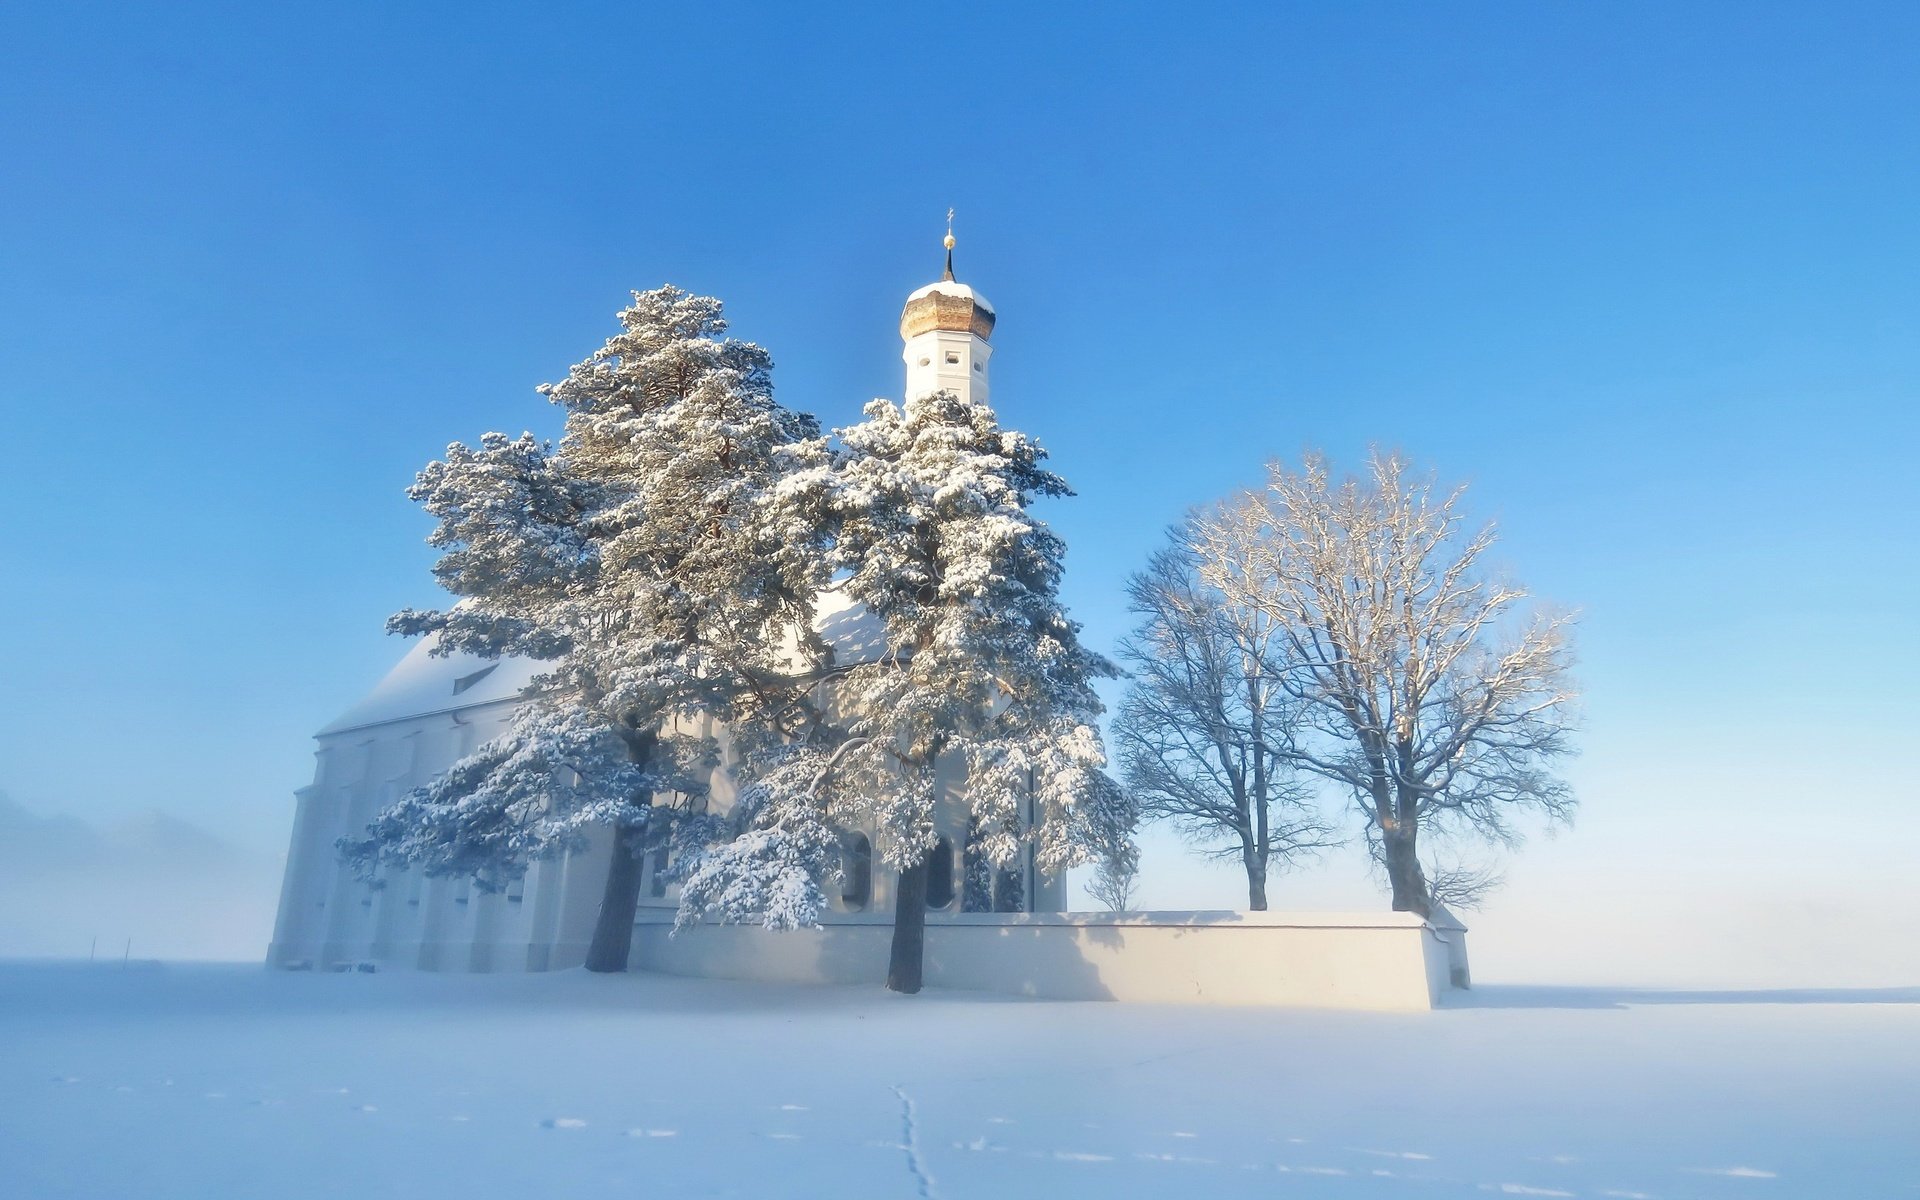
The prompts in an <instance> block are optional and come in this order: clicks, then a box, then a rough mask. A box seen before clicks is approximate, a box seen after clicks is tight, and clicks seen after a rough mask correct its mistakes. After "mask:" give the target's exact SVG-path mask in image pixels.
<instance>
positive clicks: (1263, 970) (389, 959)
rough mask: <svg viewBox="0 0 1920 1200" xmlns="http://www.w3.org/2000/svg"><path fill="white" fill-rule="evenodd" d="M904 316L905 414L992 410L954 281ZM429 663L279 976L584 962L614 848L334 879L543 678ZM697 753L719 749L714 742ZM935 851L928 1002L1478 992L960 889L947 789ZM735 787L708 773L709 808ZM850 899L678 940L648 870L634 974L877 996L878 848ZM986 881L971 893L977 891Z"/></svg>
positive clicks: (347, 811)
mask: <svg viewBox="0 0 1920 1200" xmlns="http://www.w3.org/2000/svg"><path fill="white" fill-rule="evenodd" d="M952 247H953V240H952V237H951V235H949V236H948V239H947V248H948V259H947V270H946V272H945V277H944V278H942V279H941V280H939V281H937V282H934V283H930V284H928V285H926V286H925V287H922V288H919V289H917V290H916V291H914V292H913V293H912V294H911V295H909V296H908V297H907V302H906V306H905V308H904V310H903V311H902V312H901V316H900V336H901V339H902V341H903V342H904V348H903V351H902V358H903V360H904V362H905V364H906V394H907V395H908V396H909V397H913V396H923V395H928V394H931V393H934V392H937V391H943V390H945V391H953V392H958V393H961V394H963V395H969V396H971V397H972V398H973V399H976V400H980V401H985V400H986V399H987V395H988V387H989V371H988V363H989V360H990V359H991V357H992V354H993V347H992V343H991V339H992V336H993V329H994V323H995V319H996V316H995V312H994V309H993V306H992V305H991V304H989V303H988V302H987V300H986V298H985V297H984V296H982V295H980V294H979V293H978V292H976V291H975V290H974V289H973V288H971V287H969V286H968V285H966V284H964V283H960V282H957V281H955V279H954V278H953V270H952V253H951V252H952ZM862 618H863V613H862V612H861V611H860V610H858V609H857V608H849V607H848V606H846V605H845V604H840V605H835V604H834V603H833V598H832V597H831V596H828V597H823V603H822V605H821V610H820V613H819V617H818V628H819V631H820V632H821V634H822V635H823V637H825V639H826V640H827V642H828V644H829V645H831V646H832V647H833V648H834V651H835V653H836V655H837V656H839V657H842V658H844V657H847V656H849V655H858V654H860V653H862V652H863V651H864V650H865V649H866V648H867V647H870V646H873V647H877V642H876V640H875V639H876V637H877V630H876V628H875V623H874V622H871V621H869V620H864V619H862ZM430 649H431V643H430V642H427V641H422V642H420V643H418V644H416V645H415V646H413V648H412V649H411V650H410V651H409V652H408V653H407V655H406V656H405V657H404V658H402V659H401V660H400V662H399V664H398V665H396V666H395V667H394V668H393V670H392V671H390V672H389V673H388V674H387V676H386V678H384V679H382V680H381V681H380V682H379V683H378V684H377V685H376V686H375V687H374V688H373V690H372V691H371V692H369V693H368V694H367V695H366V696H365V697H364V698H363V699H362V700H361V701H360V702H359V703H357V704H355V705H353V706H352V707H351V708H349V709H347V710H346V711H345V712H344V713H342V714H340V716H339V717H337V718H336V719H335V720H333V721H332V722H330V723H329V724H328V725H327V726H326V727H325V728H323V729H321V730H320V731H319V732H318V733H317V734H316V735H315V739H316V741H317V743H318V745H317V747H316V751H315V758H316V760H317V761H316V766H315V770H314V778H313V782H312V783H311V784H309V785H308V786H306V787H304V788H301V789H300V790H299V791H298V792H296V793H295V801H296V803H295V811H294V819H293V834H292V840H291V844H290V846H289V849H288V852H287V867H286V875H285V879H284V881H283V882H282V885H281V893H280V906H279V912H278V916H277V918H276V920H275V924H274V935H273V943H272V945H271V947H270V948H269V950H268V952H267V961H268V964H269V965H270V966H276V967H283V968H292V969H303V968H304V969H314V970H356V969H358V970H378V969H397V968H415V969H422V970H436V971H546V970H555V969H562V968H570V967H578V966H580V965H581V964H582V963H583V962H584V961H585V959H586V954H587V945H588V942H589V940H590V938H591V936H592V933H593V928H594V923H595V920H596V917H597V915H598V909H599V905H600V901H601V897H602V894H603V891H604V887H605V883H606V878H607V870H608V863H609V855H610V847H611V837H610V835H609V836H607V837H603V838H599V839H596V840H595V841H593V842H592V843H591V844H588V845H586V846H584V847H581V848H579V849H576V850H574V851H572V852H570V853H568V854H566V855H565V856H563V857H560V858H554V859H549V860H545V861H540V862H536V863H534V864H533V866H532V867H531V869H530V870H529V871H528V872H527V874H526V876H525V878H524V879H522V880H520V881H518V882H516V883H514V884H512V885H511V886H510V887H509V888H508V889H507V890H506V891H504V892H498V893H488V892H483V891H481V890H480V889H478V888H477V887H475V886H474V885H473V883H472V882H471V881H470V880H464V879H444V878H443V879H429V878H425V877H423V876H422V875H421V874H420V873H419V872H418V871H417V870H409V871H404V872H402V871H390V872H388V873H387V874H386V876H385V878H384V881H383V886H380V887H377V888H376V887H372V886H370V885H368V884H367V883H365V882H363V881H362V880H361V879H359V878H358V877H357V876H356V875H355V873H354V871H353V870H352V869H351V868H350V867H348V866H346V865H345V864H343V863H342V862H341V860H340V857H339V852H338V850H337V848H336V842H337V841H338V839H340V838H341V837H344V836H347V835H349V834H356V833H359V832H360V831H362V830H363V829H364V828H365V827H366V825H367V823H368V822H369V821H371V820H372V819H373V816H374V814H375V813H377V812H378V811H379V810H381V809H382V808H384V807H385V806H387V805H388V804H391V803H393V802H394V801H396V800H398V799H399V798H400V797H402V796H403V795H405V794H406V793H407V792H409V791H411V790H412V789H414V788H416V787H419V786H421V785H423V784H425V783H427V782H429V781H430V780H432V779H433V778H434V777H436V776H437V775H439V774H440V773H441V772H443V771H445V770H446V769H447V768H448V767H450V766H451V765H453V764H454V763H455V762H457V761H458V760H459V759H461V758H462V757H464V756H466V755H467V754H469V753H471V752H472V751H473V750H475V749H476V748H478V747H479V746H480V745H481V744H483V743H484V742H486V741H487V740H488V739H490V738H492V737H494V736H496V735H497V734H499V733H501V732H503V731H504V730H505V729H506V727H507V724H508V722H509V719H510V717H511V715H512V713H513V710H514V706H515V704H516V703H517V702H518V697H519V695H520V693H521V691H522V689H524V688H525V687H526V685H527V683H528V682H529V681H530V680H531V678H532V677H533V675H534V674H535V673H536V671H537V670H538V664H535V663H532V662H528V661H524V660H516V659H500V660H487V659H479V658H475V657H472V656H470V655H459V654H456V655H452V656H449V657H444V658H440V657H434V656H432V655H431V654H430ZM702 732H715V731H713V730H705V731H702ZM940 787H941V789H942V795H943V802H942V804H941V806H940V808H939V810H938V813H937V816H936V826H937V829H938V832H939V835H940V841H939V844H938V846H937V847H936V849H935V851H934V855H933V859H932V862H931V864H930V871H929V879H928V889H927V893H928V894H927V907H928V913H927V940H926V966H925V971H926V982H927V984H928V985H929V986H932V987H951V988H970V989H976V990H986V991H997V992H1006V993H1013V994H1018V995H1029V996H1039V997H1051V998H1061V999H1118V1000H1138V1001H1154V1002H1161V1003H1203V1004H1264V1005H1298V1006H1316V1007H1342V1008H1373V1009H1425V1008H1429V1007H1432V1006H1433V1005H1434V1004H1436V1003H1438V1002H1439V1000H1440V998H1441V996H1442V995H1443V994H1444V993H1445V992H1446V991H1448V990H1449V989H1451V988H1455V987H1465V986H1466V985H1467V959H1466V940H1465V938H1466V931H1465V929H1463V928H1461V927H1460V926H1459V925H1458V924H1457V923H1455V922H1453V921H1451V920H1450V919H1447V918H1444V917H1439V916H1436V917H1435V918H1433V919H1423V918H1421V917H1419V916H1417V915H1415V914H1411V913H1273V912H1266V913H1249V912H1143V913H1075V912H1068V911H1065V910H1066V909H1067V907H1068V889H1067V881H1066V880H1065V879H1064V878H1063V877H1061V876H1059V875H1052V874H1047V873H1044V872H1040V871H1036V870H1035V869H1034V867H1033V864H1032V863H1031V862H1028V863H1027V864H1026V865H1025V866H1024V867H1020V868H1016V869H1015V870H1013V871H998V872H993V873H991V874H990V876H989V878H988V880H987V881H986V882H985V883H984V885H983V884H982V883H981V882H978V881H977V882H976V884H975V885H974V886H971V887H969V886H967V885H966V876H967V865H968V864H967V858H966V855H965V843H966V829H967V809H966V805H965V804H964V802H963V801H962V798H963V797H964V788H965V780H964V777H963V776H962V775H961V773H960V772H958V771H951V772H946V773H943V774H942V776H941V778H940ZM732 796H733V787H732V782H731V780H730V779H729V778H728V777H727V774H726V770H725V768H724V767H721V768H718V769H716V771H715V774H714V778H713V780H712V792H711V797H710V803H711V804H713V805H714V806H715V807H716V808H718V809H720V810H722V811H724V809H725V807H726V806H727V805H728V804H729V803H730V802H731V799H732ZM844 853H845V855H846V858H845V861H844V862H843V868H844V872H843V873H844V876H845V878H844V882H843V883H842V884H841V886H840V887H839V889H838V892H837V894H836V895H835V896H834V897H833V910H834V911H833V912H832V914H831V915H829V916H827V917H825V918H823V920H822V923H821V927H820V928H818V929H811V930H800V931H796V932H788V933H775V932H770V931H767V930H764V929H760V928H757V927H752V926H742V925H720V924H706V925H702V926H698V927H695V928H693V929H690V930H686V931H683V932H681V933H679V934H678V935H675V934H673V932H672V929H673V921H674V916H675V912H676V909H677V906H678V897H677V895H676V891H675V886H674V884H673V883H672V882H671V880H670V879H669V878H668V874H669V873H668V871H667V866H668V864H667V863H666V862H665V861H663V860H662V859H661V858H659V857H658V856H657V855H656V856H654V857H650V858H649V859H648V860H647V861H646V862H645V863H644V864H643V875H642V882H641V894H640V908H639V912H638V914H637V916H636V918H635V922H634V930H633V945H632V954H631V959H630V964H631V969H634V970H649V971H662V972H668V973H674V974H683V975H705V976H717V977H726V978H737V979H756V980H768V981H787V982H809V983H844V984H871V985H873V986H876V987H877V986H879V984H880V981H881V980H883V979H884V978H885V975H886V963H887V953H888V944H889V941H890V938H891V934H892V916H891V914H892V912H893V907H894V896H893V882H894V881H893V879H892V877H891V873H890V872H888V871H887V870H886V869H885V868H884V867H883V866H882V865H881V864H880V861H879V859H878V856H876V855H874V854H873V853H872V845H871V842H870V840H869V837H868V835H867V834H864V833H859V832H854V833H852V834H850V836H849V837H848V839H847V841H846V844H845V851H844ZM977 877H978V873H977V872H976V879H977Z"/></svg>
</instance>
